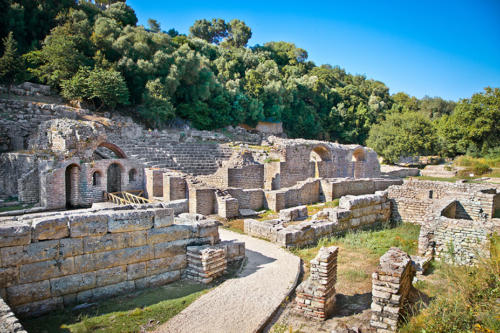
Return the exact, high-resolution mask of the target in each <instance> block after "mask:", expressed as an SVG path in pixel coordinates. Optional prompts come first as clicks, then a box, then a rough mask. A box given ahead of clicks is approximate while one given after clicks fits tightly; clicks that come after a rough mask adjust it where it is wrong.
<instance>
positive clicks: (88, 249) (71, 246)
mask: <svg viewBox="0 0 500 333" xmlns="http://www.w3.org/2000/svg"><path fill="white" fill-rule="evenodd" d="M151 207H153V206H151V205H150V206H148V205H145V206H137V207H132V206H123V207H119V208H116V209H106V210H76V211H66V212H60V213H45V214H34V215H24V216H19V217H11V218H9V219H4V220H2V221H1V222H0V296H1V297H3V298H4V299H5V301H6V302H7V304H9V305H10V306H11V307H12V309H13V310H14V312H15V313H16V314H18V315H21V316H32V315H38V314H42V313H45V312H48V311H51V310H53V309H56V308H61V307H63V306H66V305H70V304H76V303H84V302H89V301H94V300H97V299H101V298H106V297H110V296H113V295H116V294H120V293H127V292H131V291H133V290H136V289H142V288H146V287H150V286H156V285H161V284H165V283H169V282H172V281H175V280H177V279H180V278H181V274H182V272H183V270H184V269H185V267H186V263H187V261H186V247H187V246H189V245H201V244H213V243H217V242H218V241H219V233H218V222H216V221H211V220H201V221H190V220H182V221H179V222H176V223H175V224H174V218H173V210H172V209H169V208H151Z"/></svg>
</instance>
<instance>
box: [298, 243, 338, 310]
mask: <svg viewBox="0 0 500 333" xmlns="http://www.w3.org/2000/svg"><path fill="white" fill-rule="evenodd" d="M338 252H339V249H338V247H335V246H331V247H328V248H326V247H322V248H321V249H320V250H319V252H318V254H317V255H316V257H315V258H314V259H313V260H311V266H310V273H311V275H310V276H309V278H308V279H307V280H306V281H304V282H302V283H301V284H300V285H299V286H298V287H297V289H296V294H297V296H296V298H295V304H294V312H295V313H296V314H300V315H303V316H306V317H309V318H312V319H317V320H325V319H326V318H327V317H328V316H329V315H331V314H332V312H333V309H334V307H335V283H336V282H337V256H338Z"/></svg>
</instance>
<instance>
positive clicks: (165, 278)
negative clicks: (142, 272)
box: [135, 270, 181, 289]
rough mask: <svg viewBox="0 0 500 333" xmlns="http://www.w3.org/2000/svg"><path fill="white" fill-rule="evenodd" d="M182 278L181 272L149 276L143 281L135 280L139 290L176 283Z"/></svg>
mask: <svg viewBox="0 0 500 333" xmlns="http://www.w3.org/2000/svg"><path fill="white" fill-rule="evenodd" d="M180 278H181V271H180V270H179V271H171V272H165V273H161V274H158V275H153V276H147V277H145V278H142V279H138V280H135V287H136V288H137V289H144V288H149V287H155V286H161V285H164V284H167V283H170V282H174V281H176V280H179V279H180Z"/></svg>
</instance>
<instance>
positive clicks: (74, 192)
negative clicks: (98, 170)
mask: <svg viewBox="0 0 500 333" xmlns="http://www.w3.org/2000/svg"><path fill="white" fill-rule="evenodd" d="M79 178H80V167H79V166H78V165H77V164H70V165H68V166H67V167H66V171H65V172H64V186H65V188H66V207H67V208H73V207H77V206H78V205H79V203H80V202H79V189H78V182H79Z"/></svg>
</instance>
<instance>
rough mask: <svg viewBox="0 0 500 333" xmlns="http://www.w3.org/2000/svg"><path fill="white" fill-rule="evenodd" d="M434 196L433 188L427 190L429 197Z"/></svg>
mask: <svg viewBox="0 0 500 333" xmlns="http://www.w3.org/2000/svg"><path fill="white" fill-rule="evenodd" d="M433 196H434V191H433V190H430V191H429V199H432V197H433Z"/></svg>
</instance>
